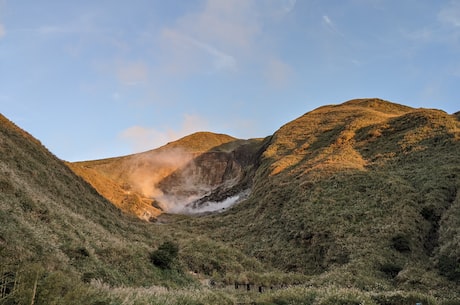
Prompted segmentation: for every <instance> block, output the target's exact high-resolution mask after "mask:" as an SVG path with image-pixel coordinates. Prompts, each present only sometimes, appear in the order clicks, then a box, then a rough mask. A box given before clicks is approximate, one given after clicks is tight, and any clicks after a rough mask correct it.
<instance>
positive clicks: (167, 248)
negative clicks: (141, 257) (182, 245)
mask: <svg viewBox="0 0 460 305" xmlns="http://www.w3.org/2000/svg"><path fill="white" fill-rule="evenodd" d="M178 253H179V246H178V245H177V244H176V243H174V242H171V241H166V242H164V243H163V244H161V245H160V246H159V247H158V249H157V250H155V251H153V252H152V253H151V254H150V260H151V261H152V263H153V264H154V265H155V266H157V267H159V268H162V269H171V266H172V263H173V261H174V260H175V259H176V258H177V255H178Z"/></svg>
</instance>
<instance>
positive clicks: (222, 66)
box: [162, 29, 237, 71]
mask: <svg viewBox="0 0 460 305" xmlns="http://www.w3.org/2000/svg"><path fill="white" fill-rule="evenodd" d="M162 38H163V39H164V40H165V45H164V46H165V47H167V48H169V49H170V50H171V51H172V54H171V53H170V54H169V55H173V58H172V59H173V62H172V63H171V64H172V65H171V66H172V67H174V69H172V70H173V71H177V70H182V71H186V70H194V68H200V67H197V65H201V66H206V62H208V63H209V64H210V65H211V66H212V68H213V70H218V71H220V70H234V69H235V68H236V65H237V62H236V59H235V57H233V56H232V55H230V54H227V53H225V52H224V51H222V50H219V49H217V48H216V47H215V46H213V45H210V44H208V43H205V42H202V41H199V40H197V39H195V38H192V37H190V36H187V35H185V34H182V33H180V32H178V31H176V30H172V29H165V30H163V32H162ZM179 67H180V69H179Z"/></svg>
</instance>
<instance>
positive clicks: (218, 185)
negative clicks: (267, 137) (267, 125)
mask: <svg viewBox="0 0 460 305" xmlns="http://www.w3.org/2000/svg"><path fill="white" fill-rule="evenodd" d="M261 144H262V140H257V139H256V140H247V141H244V140H237V141H234V142H232V143H231V147H229V145H228V144H224V145H223V146H221V147H216V148H214V149H213V150H212V151H209V152H205V153H203V154H201V155H199V156H198V157H196V158H195V159H193V160H191V161H190V162H189V163H187V164H186V165H185V166H184V167H182V168H179V169H178V170H177V171H175V172H174V173H172V174H171V175H169V176H168V177H166V178H165V179H163V180H162V181H160V182H159V183H158V185H157V187H158V188H159V189H160V190H161V191H162V194H163V198H162V199H163V200H166V205H168V204H169V206H170V207H172V209H171V210H172V211H174V212H181V211H183V210H184V209H183V208H184V207H185V206H188V211H189V212H190V211H191V209H190V206H194V207H197V208H198V207H199V206H200V205H201V204H202V203H204V202H209V201H213V202H219V201H222V200H224V199H226V198H228V197H231V196H234V195H236V194H238V193H239V192H242V191H243V190H245V189H248V188H250V185H251V183H252V176H253V174H254V169H255V164H256V162H257V159H258V154H260V147H261ZM162 199H161V198H159V199H158V200H159V201H161V200H162ZM168 201H169V203H168ZM192 203H193V204H192ZM190 204H192V205H190Z"/></svg>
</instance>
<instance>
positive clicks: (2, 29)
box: [0, 23, 6, 38]
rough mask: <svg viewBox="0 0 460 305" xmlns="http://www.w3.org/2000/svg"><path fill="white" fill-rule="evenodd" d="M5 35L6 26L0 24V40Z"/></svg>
mask: <svg viewBox="0 0 460 305" xmlns="http://www.w3.org/2000/svg"><path fill="white" fill-rule="evenodd" d="M5 35H6V30H5V26H4V25H3V24H1V23H0V38H2V37H4V36H5Z"/></svg>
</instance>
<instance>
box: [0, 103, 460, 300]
mask: <svg viewBox="0 0 460 305" xmlns="http://www.w3.org/2000/svg"><path fill="white" fill-rule="evenodd" d="M0 123H1V124H0V144H1V145H0V171H1V175H0V220H1V226H0V257H1V258H2V260H1V261H0V304H31V303H33V304H71V303H72V304H99V305H101V304H136V305H140V304H313V305H332V304H370V305H397V304H398V305H399V304H415V303H416V302H422V303H423V304H443V305H448V304H450V305H453V304H459V302H458V300H459V299H460V291H459V289H458V285H459V283H460V272H459V270H460V250H459V249H460V214H459V211H460V195H459V193H458V189H459V186H460V121H459V118H458V114H457V115H449V114H446V113H445V112H442V111H439V110H429V109H413V108H410V107H406V106H403V105H397V104H394V103H389V102H386V101H383V100H379V99H361V100H353V101H349V102H346V103H344V104H341V105H330V106H324V107H321V108H318V109H316V110H314V111H311V112H309V113H306V114H305V115H303V116H301V117H299V118H298V119H296V120H294V121H292V122H289V123H288V124H286V125H284V126H282V127H281V128H280V129H279V130H278V131H277V132H276V133H275V134H274V135H272V136H270V137H267V138H266V139H264V140H254V141H249V142H241V141H237V140H235V139H233V138H231V137H228V136H223V135H213V134H206V133H204V134H197V135H192V136H191V137H188V138H186V140H187V141H190V143H189V144H187V145H185V147H190V149H189V150H187V149H183V148H182V146H184V144H183V143H185V142H182V143H181V141H178V142H173V143H170V144H168V145H166V146H165V147H169V148H171V147H173V146H174V149H172V150H171V149H168V150H163V153H160V151H161V150H162V149H164V148H160V150H155V151H151V152H146V153H145V156H147V158H141V159H139V158H137V157H138V156H136V158H134V156H126V157H120V158H113V159H108V160H98V161H90V162H82V163H77V164H70V165H69V166H71V167H72V169H73V170H70V169H69V167H68V166H66V164H64V163H63V162H62V161H60V160H58V159H57V158H56V157H54V156H53V155H52V154H51V153H50V152H48V150H47V149H46V148H45V147H43V146H42V145H41V144H40V142H39V141H37V140H36V139H34V138H33V137H32V136H30V135H29V134H27V133H26V132H24V131H23V130H21V129H20V128H18V127H17V126H15V125H14V124H13V123H11V122H10V121H8V120H7V119H6V118H4V117H1V116H0ZM195 137H196V138H195ZM194 139H195V140H194ZM196 139H199V140H196ZM208 139H211V140H209V142H207V141H208ZM176 153H177V154H176ZM204 153H209V156H218V158H217V159H216V158H214V157H212V158H203V157H202V156H203V155H204ZM177 156H179V157H180V158H177ZM183 156H186V158H188V159H186V160H185V161H183V163H177V162H176V161H177V160H183V159H182V157H183ZM230 156H231V158H229V157H230ZM223 157H225V158H229V159H228V161H225V162H226V163H225V164H226V166H229V167H228V169H232V170H234V169H236V168H239V167H237V166H236V164H234V163H233V162H234V161H235V162H237V161H238V162H237V165H238V166H240V167H241V170H237V171H234V172H232V171H227V170H223V172H224V173H227V174H228V173H237V174H238V175H237V176H238V179H239V180H238V181H239V183H237V184H235V185H233V186H232V187H231V188H229V189H225V188H219V187H217V188H216V189H214V190H213V191H212V193H211V194H210V195H209V198H211V200H218V199H222V198H224V197H225V195H230V196H231V195H232V194H233V193H232V192H233V191H234V189H235V188H236V189H240V188H246V187H249V188H250V190H251V193H250V195H249V197H248V199H247V200H245V201H242V202H241V203H239V204H237V205H235V206H234V207H233V208H231V209H229V210H227V211H225V212H222V213H218V214H207V215H202V216H195V217H191V216H187V215H171V214H162V215H160V216H159V217H158V220H157V221H156V222H154V223H152V222H145V221H141V220H139V219H138V218H136V217H134V216H132V214H129V213H125V212H122V211H121V210H120V209H118V208H116V207H115V206H114V205H112V204H111V203H110V202H109V201H108V200H107V199H106V198H104V197H102V196H101V194H102V195H104V196H106V197H107V198H108V199H110V200H112V201H115V200H121V202H125V203H126V200H128V201H129V200H131V199H129V198H134V199H132V202H134V205H133V204H132V202H131V203H130V204H128V205H126V206H124V207H123V206H122V207H123V209H125V210H126V211H128V212H130V213H133V214H135V215H137V216H142V215H139V214H137V212H138V211H139V210H138V208H136V204H138V205H139V207H141V208H145V206H150V207H152V205H151V202H149V201H148V198H150V197H149V195H152V193H150V194H148V193H147V191H145V190H143V189H142V187H143V186H145V185H142V184H134V183H132V184H130V183H129V182H128V183H126V182H127V181H128V180H127V179H128V178H127V177H134V176H136V177H137V176H140V177H142V179H140V180H141V181H145V182H146V186H147V190H148V186H151V185H152V184H156V183H157V182H158V181H160V182H161V181H170V180H171V181H172V182H171V184H168V183H167V185H174V186H175V187H177V188H180V185H181V181H183V180H182V178H180V179H175V178H174V177H176V176H179V177H180V176H181V173H184V172H185V173H190V171H192V172H197V173H199V175H196V177H201V176H200V175H201V174H203V173H205V172H206V171H210V170H212V162H214V160H221V159H222V158H223ZM225 158H224V159H225ZM126 160H131V161H130V162H132V161H133V160H137V161H136V162H135V163H131V164H129V166H126V167H125V166H121V165H122V164H127V161H126ZM225 160H227V159H225ZM133 164H134V165H135V166H134V167H133ZM191 164H193V166H192V167H191ZM234 165H235V166H234ZM133 168H134V170H131V169H133ZM165 168H166V172H163V171H162V169H165ZM223 168H224V166H222V169H223ZM204 169H206V170H204ZM226 169H227V167H226ZM74 171H75V172H77V173H78V174H79V175H81V177H84V178H85V179H86V181H85V180H83V179H82V178H81V177H80V176H77V175H76V174H75V173H74ZM79 171H80V172H79ZM152 174H153V178H152V177H151V176H152ZM166 177H168V178H166ZM204 177H210V176H209V175H208V176H206V175H205V176H204ZM219 177H229V179H234V178H235V176H234V175H223V176H222V175H221V176H219ZM144 178H145V179H144ZM91 179H93V180H91ZM156 179H159V180H156ZM87 181H88V182H87ZM160 182H158V183H160ZM224 182H225V181H224ZM160 184H161V183H160ZM224 184H225V183H224ZM91 185H93V186H95V187H96V188H98V191H96V190H95V189H94V188H93V187H92V186H91ZM101 188H103V190H102V191H101ZM104 189H105V190H106V191H107V193H104ZM150 191H154V189H153V190H152V189H150ZM109 196H113V198H115V199H113V198H110V197H109ZM130 196H137V197H130ZM116 198H118V199H116ZM126 198H128V199H126ZM123 200H125V201H123ZM142 204H145V206H142ZM130 207H135V208H132V210H130ZM153 208H155V207H153ZM143 211H145V210H143ZM159 212H161V211H154V210H152V211H151V213H159ZM130 215H131V216H130ZM152 215H153V214H152ZM155 215H156V214H155ZM210 279H212V282H213V283H215V285H211V286H210V285H208V284H209V280H210ZM235 282H236V283H239V284H245V285H249V286H250V288H251V291H249V292H248V291H246V289H243V290H241V289H238V290H237V289H235V288H234V284H235ZM12 283H13V284H12ZM244 287H246V286H244ZM258 287H261V288H260V289H261V290H266V291H265V292H264V293H259V292H258ZM270 288H273V290H271V289H270ZM2 289H3V290H2Z"/></svg>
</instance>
